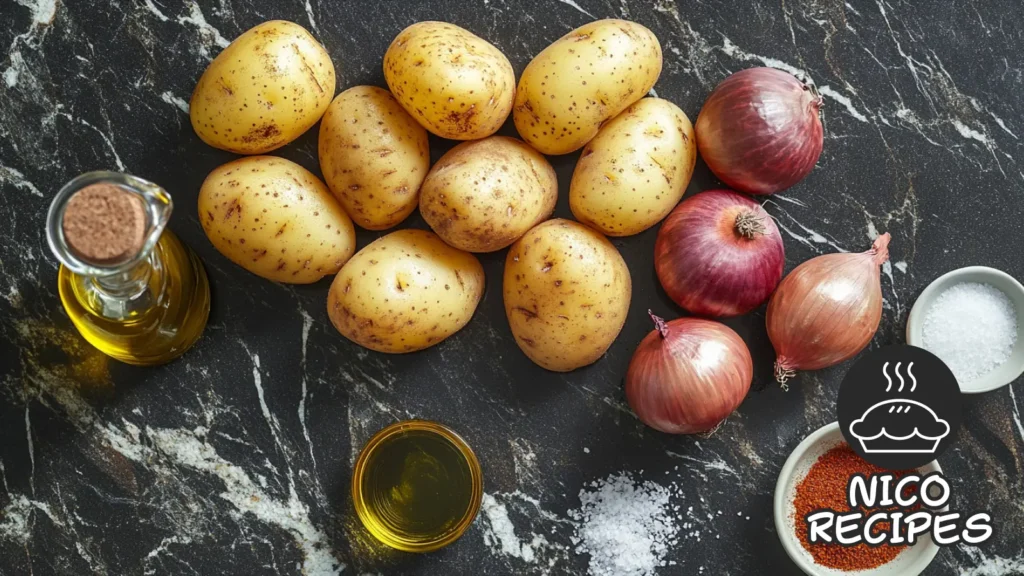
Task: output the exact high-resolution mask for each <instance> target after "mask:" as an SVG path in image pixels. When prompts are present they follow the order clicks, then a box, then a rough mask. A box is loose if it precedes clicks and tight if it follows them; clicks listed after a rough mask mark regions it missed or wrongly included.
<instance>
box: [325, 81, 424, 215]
mask: <svg viewBox="0 0 1024 576" xmlns="http://www.w3.org/2000/svg"><path fill="white" fill-rule="evenodd" d="M319 148H320V170H321V171H322V172H323V173H324V180H326V181H327V186H328V187H329V188H330V189H331V192H333V193H334V196H335V198H337V199H338V201H339V202H341V205H342V206H343V207H344V208H345V210H346V211H347V212H348V213H349V215H350V216H352V219H353V220H354V221H355V223H356V224H358V225H360V226H362V227H363V228H366V229H367V230H384V229H387V228H391V227H392V226H394V225H396V224H398V223H399V222H401V221H402V220H405V218H406V217H407V216H409V214H411V213H412V211H413V210H415V209H416V201H417V200H418V199H419V191H420V184H422V183H423V179H424V178H426V176H427V170H429V169H430V146H429V143H428V142H427V131H426V130H424V129H423V127H422V126H420V125H419V124H417V123H416V120H414V119H413V118H412V116H409V114H408V113H407V112H406V111H405V109H403V108H402V107H401V106H400V105H399V104H398V102H397V101H396V100H395V98H394V97H393V96H392V95H391V93H390V92H388V91H387V90H384V89H381V88H377V87H375V86H356V87H355V88H349V89H348V90H346V91H344V92H342V93H341V94H338V97H337V98H335V99H334V102H331V105H330V107H329V108H327V113H326V114H324V118H323V120H322V121H321V122H320V144H319Z"/></svg>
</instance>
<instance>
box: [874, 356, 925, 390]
mask: <svg viewBox="0 0 1024 576" xmlns="http://www.w3.org/2000/svg"><path fill="white" fill-rule="evenodd" d="M900 364H902V362H897V363H896V367H895V368H893V372H895V373H896V377H897V378H899V379H900V387H899V388H898V389H897V390H896V391H897V392H903V386H904V385H905V384H906V382H905V381H904V380H903V375H902V374H900ZM888 367H889V363H888V362H886V363H885V364H882V376H885V381H886V382H888V383H889V384H888V385H887V386H886V387H885V391H886V392H890V391H892V378H890V377H889V374H888V373H887V372H886V371H885V370H886V368H888ZM913 367H914V363H913V362H911V363H910V364H907V376H910V391H911V392H913V391H914V390H917V378H915V377H914V373H913V372H912V371H911V368H913Z"/></svg>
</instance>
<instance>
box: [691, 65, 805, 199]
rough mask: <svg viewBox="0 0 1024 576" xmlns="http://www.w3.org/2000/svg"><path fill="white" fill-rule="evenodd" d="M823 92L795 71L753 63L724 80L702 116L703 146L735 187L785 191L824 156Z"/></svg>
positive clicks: (714, 168) (700, 139) (720, 174)
mask: <svg viewBox="0 0 1024 576" xmlns="http://www.w3.org/2000/svg"><path fill="white" fill-rule="evenodd" d="M821 104H822V99H821V96H820V95H818V93H817V92H816V91H815V90H814V89H813V88H811V87H809V86H807V85H806V84H804V83H802V82H800V81H799V80H797V79H796V78H795V77H793V75H792V74H789V73H788V72H783V71H782V70H776V69H774V68H748V69H746V70H740V71H739V72H737V73H735V74H733V75H732V76H729V77H728V78H726V79H725V80H723V81H722V83H721V84H719V85H718V86H717V87H716V88H715V90H714V91H713V92H711V95H710V96H708V99H707V100H705V101H704V106H703V107H702V108H701V110H700V115H698V116H697V126H696V132H697V148H698V149H699V150H700V155H701V157H702V158H704V162H706V163H707V165H708V168H710V169H711V171H712V172H714V173H715V176H718V178H719V179H720V180H721V181H722V182H725V183H726V184H727V185H728V186H729V187H730V188H734V189H736V190H739V191H740V192H749V193H750V194H773V193H775V192H778V191H779V190H785V189H786V188H789V187H790V186H792V185H793V184H796V183H797V182H799V181H800V180H802V179H803V178H804V176H807V175H808V174H810V172H811V170H812V169H813V168H814V164H815V163H816V162H817V161H818V156H820V155H821V145H822V134H821V120H820V119H819V118H818V109H819V108H821Z"/></svg>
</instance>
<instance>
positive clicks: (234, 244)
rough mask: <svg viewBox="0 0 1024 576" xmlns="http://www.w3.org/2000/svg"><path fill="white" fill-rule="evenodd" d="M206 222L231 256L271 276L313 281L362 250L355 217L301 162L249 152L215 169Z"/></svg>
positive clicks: (202, 198)
mask: <svg viewBox="0 0 1024 576" xmlns="http://www.w3.org/2000/svg"><path fill="white" fill-rule="evenodd" d="M199 222H200V223H201V224H202V226H203V231H205V232H206V236H207V237H208V238H209V239H210V242H211V243H213V246H214V247H215V248H216V249H217V250H218V251H220V253H221V254H223V255H224V256H226V257H227V258H228V259H229V260H231V261H232V262H234V263H235V264H238V265H239V266H241V267H242V268H245V269H246V270H248V271H249V272H252V273H253V274H256V275H258V276H262V277H263V278H266V279H268V280H274V281H276V282H285V283H289V284H309V283H312V282H316V281H317V280H319V279H321V278H323V277H324V276H326V275H328V274H334V273H335V272H337V271H338V270H340V269H341V266H342V265H343V264H344V263H345V262H346V261H348V259H349V258H350V257H351V256H352V253H353V252H355V247H356V230H355V227H353V226H352V220H350V219H349V217H348V214H345V211H344V210H342V209H341V206H339V205H338V201H337V200H335V199H334V196H331V192H330V191H329V190H328V189H327V186H325V185H324V183H323V182H321V181H320V179H319V178H317V177H316V176H314V175H313V174H312V173H311V172H310V171H308V170H306V169H305V168H303V167H302V166H299V165H298V164H296V163H294V162H292V161H290V160H285V159H284V158H277V157H275V156H250V157H248V158H241V159H239V160H235V161H234V162H228V163H227V164H223V165H221V166H219V167H217V168H215V169H214V170H213V172H210V175H209V176H207V177H206V180H205V181H204V182H203V186H202V188H200V189H199Z"/></svg>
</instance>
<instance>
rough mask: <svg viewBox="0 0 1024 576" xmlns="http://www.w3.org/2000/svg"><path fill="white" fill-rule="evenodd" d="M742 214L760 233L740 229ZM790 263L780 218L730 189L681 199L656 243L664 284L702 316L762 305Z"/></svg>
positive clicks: (656, 262) (657, 265)
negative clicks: (777, 222) (776, 223)
mask: <svg viewBox="0 0 1024 576" xmlns="http://www.w3.org/2000/svg"><path fill="white" fill-rule="evenodd" d="M741 216H742V217H743V218H750V219H751V222H750V223H751V224H754V225H755V226H756V231H751V230H750V229H749V228H748V229H746V230H744V232H746V233H745V234H744V233H741V230H743V229H742V228H738V226H737V218H739V217H741ZM785 262H786V253H785V249H784V247H783V244H782V236H781V235H780V234H779V229H778V227H777V226H776V225H775V221H774V220H772V218H771V216H769V215H768V213H767V212H765V211H764V208H762V207H761V205H760V204H758V203H757V202H755V201H754V200H753V199H751V198H749V197H747V196H744V195H742V194H737V193H736V192H733V191H731V190H708V191H707V192H701V193H700V194H697V195H695V196H691V197H689V198H687V199H686V200H683V201H682V202H680V203H679V205H678V206H676V208H675V209H674V210H673V211H672V213H671V214H669V216H668V218H666V219H665V223H664V224H662V226H661V229H660V230H659V231H658V239H657V241H656V242H655V244H654V269H655V271H656V272H657V274H658V281H659V282H661V287H662V288H664V289H665V293H666V294H668V296H669V298H671V299H672V301H673V302H675V303H676V304H678V305H680V306H682V307H683V308H685V309H686V310H688V311H690V312H692V313H693V314H697V315H699V316H739V315H741V314H746V313H747V312H750V311H751V310H753V309H754V308H757V307H758V306H760V305H761V304H763V303H764V301H765V300H767V299H768V297H769V296H771V295H772V291H773V290H775V287H776V286H778V284H779V280H781V279H782V271H783V267H784V266H785Z"/></svg>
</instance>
